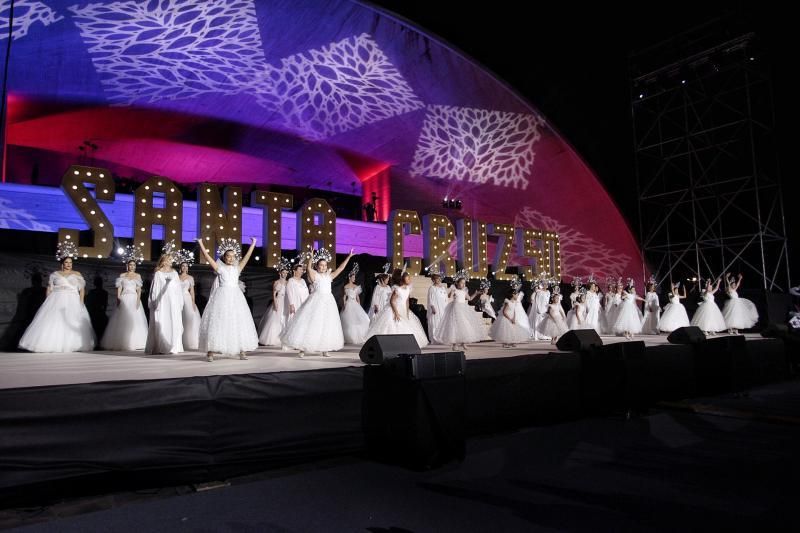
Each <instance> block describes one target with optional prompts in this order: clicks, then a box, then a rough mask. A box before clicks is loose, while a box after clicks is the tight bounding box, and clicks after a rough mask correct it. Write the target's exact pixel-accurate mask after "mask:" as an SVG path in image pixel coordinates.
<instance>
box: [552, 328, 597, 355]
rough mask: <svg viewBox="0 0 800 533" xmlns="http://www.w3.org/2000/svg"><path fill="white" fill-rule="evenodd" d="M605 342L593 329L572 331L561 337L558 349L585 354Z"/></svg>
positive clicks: (557, 344) (557, 345)
mask: <svg viewBox="0 0 800 533" xmlns="http://www.w3.org/2000/svg"><path fill="white" fill-rule="evenodd" d="M602 345H603V340H602V339H601V338H600V335H598V334H597V332H596V331H595V330H593V329H571V330H569V331H568V332H566V333H564V334H563V335H561V337H559V339H558V342H556V347H557V348H558V349H559V350H564V351H567V352H584V351H586V350H590V349H591V348H592V347H596V346H602Z"/></svg>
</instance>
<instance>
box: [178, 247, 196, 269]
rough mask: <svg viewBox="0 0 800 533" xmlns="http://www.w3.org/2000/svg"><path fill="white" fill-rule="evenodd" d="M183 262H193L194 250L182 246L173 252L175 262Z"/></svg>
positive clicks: (191, 263) (190, 264) (189, 263)
mask: <svg viewBox="0 0 800 533" xmlns="http://www.w3.org/2000/svg"><path fill="white" fill-rule="evenodd" d="M183 263H186V264H187V265H189V266H192V265H193V264H194V252H191V251H189V250H184V249H183V248H181V249H180V250H178V251H177V252H175V264H176V265H182V264H183Z"/></svg>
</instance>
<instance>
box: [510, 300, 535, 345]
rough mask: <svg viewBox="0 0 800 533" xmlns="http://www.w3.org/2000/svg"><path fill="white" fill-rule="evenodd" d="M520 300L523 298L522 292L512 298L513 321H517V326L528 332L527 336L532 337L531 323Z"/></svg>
mask: <svg viewBox="0 0 800 533" xmlns="http://www.w3.org/2000/svg"><path fill="white" fill-rule="evenodd" d="M522 298H523V294H522V291H520V292H519V293H517V297H516V298H514V312H515V313H516V314H515V316H516V319H515V320H516V321H517V325H519V326H520V327H521V328H523V329H525V330H526V331H527V332H528V335H529V336H532V335H533V333H532V332H531V321H530V320H528V313H526V312H525V308H524V307H522ZM504 305H505V304H504Z"/></svg>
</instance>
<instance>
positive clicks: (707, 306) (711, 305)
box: [692, 291, 728, 333]
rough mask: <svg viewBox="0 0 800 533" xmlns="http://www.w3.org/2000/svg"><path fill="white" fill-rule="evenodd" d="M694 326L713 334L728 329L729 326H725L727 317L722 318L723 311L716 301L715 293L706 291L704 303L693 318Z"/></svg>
mask: <svg viewBox="0 0 800 533" xmlns="http://www.w3.org/2000/svg"><path fill="white" fill-rule="evenodd" d="M692 326H697V327H698V328H700V329H701V330H703V331H708V332H712V333H716V332H717V331H725V330H726V329H728V326H726V325H725V317H723V316H722V311H720V310H719V307H717V302H715V301H714V293H711V292H708V291H706V292H705V293H704V294H703V301H702V302H700V305H699V306H698V307H697V311H695V313H694V316H693V317H692Z"/></svg>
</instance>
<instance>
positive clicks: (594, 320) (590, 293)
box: [584, 277, 600, 335]
mask: <svg viewBox="0 0 800 533" xmlns="http://www.w3.org/2000/svg"><path fill="white" fill-rule="evenodd" d="M597 291H598V288H597V283H595V281H594V278H593V277H590V278H589V290H587V291H586V293H585V294H584V305H586V329H593V330H595V331H596V332H597V334H598V335H599V334H600V295H599V294H598V292H597Z"/></svg>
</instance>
